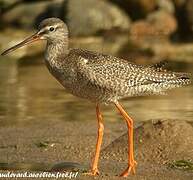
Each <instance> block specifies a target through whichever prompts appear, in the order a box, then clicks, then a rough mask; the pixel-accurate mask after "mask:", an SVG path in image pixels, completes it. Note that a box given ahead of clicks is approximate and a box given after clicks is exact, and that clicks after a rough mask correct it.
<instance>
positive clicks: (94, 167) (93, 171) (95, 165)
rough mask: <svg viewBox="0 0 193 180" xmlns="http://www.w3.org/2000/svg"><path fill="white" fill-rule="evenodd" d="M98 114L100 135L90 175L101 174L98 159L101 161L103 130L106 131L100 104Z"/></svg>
mask: <svg viewBox="0 0 193 180" xmlns="http://www.w3.org/2000/svg"><path fill="white" fill-rule="evenodd" d="M96 115H97V121H98V137H97V144H96V151H95V156H94V160H93V163H92V166H91V172H90V173H89V174H90V175H94V176H95V175H98V174H99V170H98V161H99V155H100V149H101V144H102V139H103V132H104V125H103V119H102V115H101V111H100V108H99V105H98V104H97V105H96Z"/></svg>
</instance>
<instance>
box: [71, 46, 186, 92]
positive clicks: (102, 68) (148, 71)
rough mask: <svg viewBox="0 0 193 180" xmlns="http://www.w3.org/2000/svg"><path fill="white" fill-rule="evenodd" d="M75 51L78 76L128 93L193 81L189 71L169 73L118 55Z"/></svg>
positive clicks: (113, 89)
mask: <svg viewBox="0 0 193 180" xmlns="http://www.w3.org/2000/svg"><path fill="white" fill-rule="evenodd" d="M71 51H72V52H73V53H72V54H74V55H75V56H76V57H74V59H77V63H76V64H77V69H78V70H77V72H78V75H79V76H81V77H82V76H83V77H84V79H85V80H86V81H87V82H88V83H93V84H94V85H96V86H99V87H101V88H104V89H107V90H110V91H111V92H116V93H117V92H118V93H125V92H126V91H127V90H128V89H129V88H132V87H136V86H137V87H139V86H142V85H150V84H155V83H156V84H159V83H168V84H176V85H178V84H181V85H183V84H188V83H190V80H189V79H190V77H189V76H190V75H189V74H187V73H177V72H165V71H161V69H159V68H156V67H155V66H142V65H136V64H133V63H131V62H128V61H127V60H124V59H120V58H116V57H114V56H109V55H104V54H100V53H95V52H91V51H86V50H81V49H73V50H71ZM159 66H161V65H159Z"/></svg>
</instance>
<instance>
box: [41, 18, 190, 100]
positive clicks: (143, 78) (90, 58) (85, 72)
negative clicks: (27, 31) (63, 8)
mask: <svg viewBox="0 0 193 180" xmlns="http://www.w3.org/2000/svg"><path fill="white" fill-rule="evenodd" d="M46 21H48V20H46ZM48 22H49V23H50V21H48ZM53 23H54V24H59V25H60V27H61V28H62V31H61V34H60V36H58V37H59V38H57V37H56V36H54V39H53V38H52V39H50V40H49V39H48V43H47V48H46V52H45V59H46V60H45V61H46V64H47V67H48V69H49V70H50V72H51V73H52V74H53V75H54V76H55V77H56V79H57V80H58V81H59V82H60V83H61V84H62V85H63V86H64V87H65V88H66V90H67V91H69V92H70V93H72V94H73V95H75V96H78V97H81V98H86V99H89V100H91V101H94V102H105V103H108V102H116V101H117V100H118V99H120V98H125V97H132V96H141V95H151V94H161V93H163V92H164V91H166V90H168V89H172V88H175V87H180V86H182V85H186V84H189V83H190V80H189V76H188V74H185V73H175V72H165V71H164V70H162V68H161V64H157V65H153V66H142V65H136V64H133V63H131V62H128V61H127V60H124V59H120V58H116V57H113V56H109V55H104V54H101V53H96V52H91V51H88V50H82V49H70V50H69V49H68V30H67V27H66V25H65V24H64V23H63V22H62V21H61V20H58V21H55V20H54V21H52V23H51V24H52V26H53ZM44 26H48V23H47V22H44V21H43V23H42V24H41V25H40V28H41V29H42V28H43V27H44Z"/></svg>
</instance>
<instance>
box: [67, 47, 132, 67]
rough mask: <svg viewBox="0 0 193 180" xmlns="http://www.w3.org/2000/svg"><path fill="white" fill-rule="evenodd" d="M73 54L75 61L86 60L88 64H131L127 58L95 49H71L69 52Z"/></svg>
mask: <svg viewBox="0 0 193 180" xmlns="http://www.w3.org/2000/svg"><path fill="white" fill-rule="evenodd" d="M69 54H72V55H73V56H75V57H76V59H77V61H80V62H87V64H88V65H91V64H101V65H103V66H104V65H105V64H112V65H115V64H122V63H123V64H125V63H126V64H132V63H130V62H128V61H127V60H124V59H121V58H118V57H115V56H112V55H107V54H103V53H99V52H95V51H90V50H85V49H71V50H70V53H69Z"/></svg>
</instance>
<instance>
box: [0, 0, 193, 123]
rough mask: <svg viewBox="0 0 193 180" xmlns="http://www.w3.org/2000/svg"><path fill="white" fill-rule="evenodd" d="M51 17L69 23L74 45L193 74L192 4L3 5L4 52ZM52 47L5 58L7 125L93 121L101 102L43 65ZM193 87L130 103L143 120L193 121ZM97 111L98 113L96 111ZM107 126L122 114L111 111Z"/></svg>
mask: <svg viewBox="0 0 193 180" xmlns="http://www.w3.org/2000/svg"><path fill="white" fill-rule="evenodd" d="M47 17H59V18H61V19H63V20H64V21H65V22H66V23H67V25H68V27H69V33H70V47H71V48H73V47H76V48H78V47H79V48H84V49H89V50H93V51H98V52H102V53H105V54H111V55H114V56H118V57H122V58H125V59H128V60H129V61H132V62H135V63H137V64H151V63H156V62H159V61H162V60H168V61H169V64H168V68H169V69H172V70H174V71H185V72H192V71H193V43H192V42H193V1H192V0H12V1H10V0H0V51H1V52H2V51H3V50H4V49H6V48H8V47H10V46H12V45H14V44H16V43H18V42H20V41H21V40H23V39H24V38H25V37H26V36H28V35H30V34H31V33H33V32H34V31H35V29H36V28H37V26H38V24H39V23H40V22H41V21H42V20H43V19H45V18H47ZM44 49H45V43H42V42H37V43H34V44H33V45H29V46H26V47H23V48H22V49H19V50H17V51H15V52H13V53H11V54H10V55H8V56H4V57H0V125H1V126H5V125H6V126H8V125H12V124H28V123H33V122H34V121H32V120H38V121H47V120H49V121H52V120H53V121H54V120H55V119H57V120H61V121H70V120H76V121H79V120H81V121H83V120H85V119H93V117H94V114H95V111H94V104H91V103H90V102H88V101H85V100H82V99H79V98H76V97H73V96H72V95H70V94H67V93H66V92H65V91H64V90H63V88H62V87H61V85H60V84H59V83H58V82H57V81H56V80H55V79H54V78H53V77H52V76H51V75H50V74H49V72H48V70H47V69H46V67H45V66H44V61H43V51H44ZM192 102H193V87H192V86H188V87H184V88H180V89H176V90H173V91H171V92H169V96H151V97H140V98H131V99H128V100H124V101H123V104H124V105H125V106H126V109H127V110H128V112H130V114H131V116H132V117H134V118H135V120H136V121H145V120H149V119H155V118H156V119H167V118H173V119H185V120H193V103H192ZM91 107H93V111H91V110H90V108H91ZM103 108H104V109H105V111H104V112H105V113H104V114H105V115H106V116H107V118H106V120H107V121H112V122H114V121H116V119H117V118H119V116H118V115H117V112H116V111H115V110H113V108H112V106H104V107H103Z"/></svg>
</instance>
